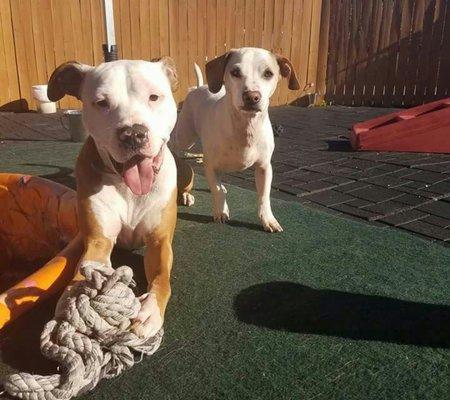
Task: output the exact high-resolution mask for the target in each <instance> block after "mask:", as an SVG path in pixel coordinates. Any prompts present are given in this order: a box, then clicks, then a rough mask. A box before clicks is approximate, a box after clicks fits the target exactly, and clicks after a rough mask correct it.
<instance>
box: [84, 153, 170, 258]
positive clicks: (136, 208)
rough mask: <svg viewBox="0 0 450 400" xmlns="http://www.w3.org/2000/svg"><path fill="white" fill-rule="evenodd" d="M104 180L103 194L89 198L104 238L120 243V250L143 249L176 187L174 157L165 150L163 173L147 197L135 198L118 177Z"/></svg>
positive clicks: (112, 176) (99, 193)
mask: <svg viewBox="0 0 450 400" xmlns="http://www.w3.org/2000/svg"><path fill="white" fill-rule="evenodd" d="M103 180H104V183H105V184H104V185H103V186H102V188H101V190H100V191H99V192H97V193H96V194H94V195H93V196H91V197H90V201H91V208H92V211H93V212H94V214H95V216H96V217H97V220H98V222H99V224H100V225H101V227H102V228H103V234H104V235H105V236H106V237H107V238H109V239H111V240H113V241H114V242H115V241H116V240H117V243H118V244H119V245H120V246H121V247H125V248H130V249H133V248H138V247H142V246H143V245H144V237H145V234H146V233H148V232H152V231H153V230H154V229H155V228H156V227H157V226H158V225H159V223H160V222H161V215H162V212H163V210H164V209H165V208H166V207H167V203H168V202H169V200H170V197H171V196H172V193H173V191H174V190H175V188H176V185H177V175H176V166H175V161H174V159H173V156H172V153H171V152H170V151H169V149H168V148H167V147H166V149H165V151H164V160H163V163H162V165H161V169H160V171H159V173H158V174H157V175H156V178H155V182H154V184H153V188H152V191H151V192H150V193H149V194H147V195H144V196H137V195H134V194H133V193H132V192H131V191H130V189H128V187H127V186H126V185H125V183H123V182H122V178H121V177H120V176H118V175H117V174H104V176H103Z"/></svg>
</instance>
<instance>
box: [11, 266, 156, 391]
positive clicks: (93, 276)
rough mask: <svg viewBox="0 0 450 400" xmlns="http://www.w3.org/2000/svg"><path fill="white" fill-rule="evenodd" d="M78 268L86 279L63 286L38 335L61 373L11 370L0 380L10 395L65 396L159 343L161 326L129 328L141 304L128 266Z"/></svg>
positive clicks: (129, 363)
mask: <svg viewBox="0 0 450 400" xmlns="http://www.w3.org/2000/svg"><path fill="white" fill-rule="evenodd" d="M80 272H81V274H83V275H84V276H85V278H86V279H85V280H82V281H79V282H76V283H75V284H74V285H73V286H71V287H69V288H67V289H66V291H65V292H64V293H63V296H62V297H61V299H60V300H59V303H58V306H57V307H56V312H55V316H54V318H53V319H52V320H51V321H49V322H48V323H47V324H46V325H45V327H44V329H43V331H42V334H41V352H42V354H43V355H44V356H45V357H47V358H49V359H50V360H53V361H56V362H57V363H59V364H60V369H61V371H62V373H61V374H55V375H49V376H42V375H32V374H28V373H18V374H13V375H10V376H8V377H7V378H6V380H5V381H4V382H3V385H4V388H5V390H6V391H7V392H8V393H9V394H10V395H11V396H16V397H19V398H21V399H26V400H28V399H29V400H63V399H70V398H72V397H73V396H77V395H79V394H82V393H84V392H87V391H89V390H91V389H93V388H94V387H95V386H96V385H97V383H98V382H99V381H100V379H103V378H107V379H109V378H114V377H116V376H117V375H119V374H120V373H122V372H123V371H125V370H126V369H128V368H131V367H132V366H133V365H134V363H135V354H136V353H140V354H141V355H144V354H145V355H150V354H153V353H154V352H155V351H156V350H157V349H158V347H159V346H160V344H161V341H162V337H163V329H162V328H161V329H160V331H159V332H158V333H157V334H156V335H155V336H153V337H151V338H146V339H142V338H140V337H138V336H137V335H135V334H134V333H133V332H131V331H130V330H129V327H130V325H131V322H132V320H133V318H135V317H136V316H137V314H138V312H139V310H140V308H141V303H140V301H139V299H138V298H137V297H136V296H135V295H134V293H133V290H132V287H133V286H134V281H133V272H132V270H131V268H129V267H127V266H122V267H119V268H117V269H116V270H114V269H112V268H110V267H107V266H105V265H103V264H100V263H89V264H87V265H83V266H82V267H81V269H80Z"/></svg>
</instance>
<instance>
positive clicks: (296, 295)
mask: <svg viewBox="0 0 450 400" xmlns="http://www.w3.org/2000/svg"><path fill="white" fill-rule="evenodd" d="M234 310H235V313H236V315H237V318H238V319H239V320H240V321H242V322H245V323H247V324H252V325H256V326H261V327H267V328H270V329H277V330H283V331H288V332H297V333H302V334H316V335H327V336H338V337H343V338H349V339H356V340H374V341H381V342H391V343H398V344H409V345H416V346H429V347H443V348H448V347H450V324H449V321H450V306H445V305H436V304H426V303H416V302H410V301H404V300H398V299H394V298H388V297H382V296H369V295H363V294H357V293H348V292H340V291H337V290H328V289H313V288H310V287H308V286H304V285H300V284H298V283H293V282H268V283H263V284H258V285H255V286H251V287H249V288H247V289H244V290H243V291H241V292H240V293H239V294H238V295H237V296H236V298H235V300H234Z"/></svg>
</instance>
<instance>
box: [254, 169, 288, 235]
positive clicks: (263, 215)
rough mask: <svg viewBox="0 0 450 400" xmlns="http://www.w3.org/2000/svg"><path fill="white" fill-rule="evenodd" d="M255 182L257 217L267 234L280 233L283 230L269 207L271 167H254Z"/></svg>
mask: <svg viewBox="0 0 450 400" xmlns="http://www.w3.org/2000/svg"><path fill="white" fill-rule="evenodd" d="M255 182H256V190H257V192H258V216H259V219H260V220H261V223H262V225H263V227H264V230H265V231H267V232H282V231H283V228H282V227H281V225H280V224H279V223H278V221H277V220H276V219H275V217H274V216H273V213H272V208H271V206H270V187H271V185H272V165H271V164H270V163H267V164H264V165H255Z"/></svg>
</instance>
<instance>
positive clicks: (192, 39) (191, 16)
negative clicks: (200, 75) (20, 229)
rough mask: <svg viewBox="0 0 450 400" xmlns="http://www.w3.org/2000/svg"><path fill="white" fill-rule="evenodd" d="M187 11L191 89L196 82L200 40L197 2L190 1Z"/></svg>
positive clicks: (188, 74) (189, 84) (188, 75)
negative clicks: (195, 69)
mask: <svg viewBox="0 0 450 400" xmlns="http://www.w3.org/2000/svg"><path fill="white" fill-rule="evenodd" d="M187 9H188V25H187V35H188V43H187V59H188V63H187V78H188V87H191V86H193V85H194V82H195V76H194V75H195V74H194V63H195V62H196V61H197V42H198V38H197V26H198V18H197V2H196V1H188V2H187Z"/></svg>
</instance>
